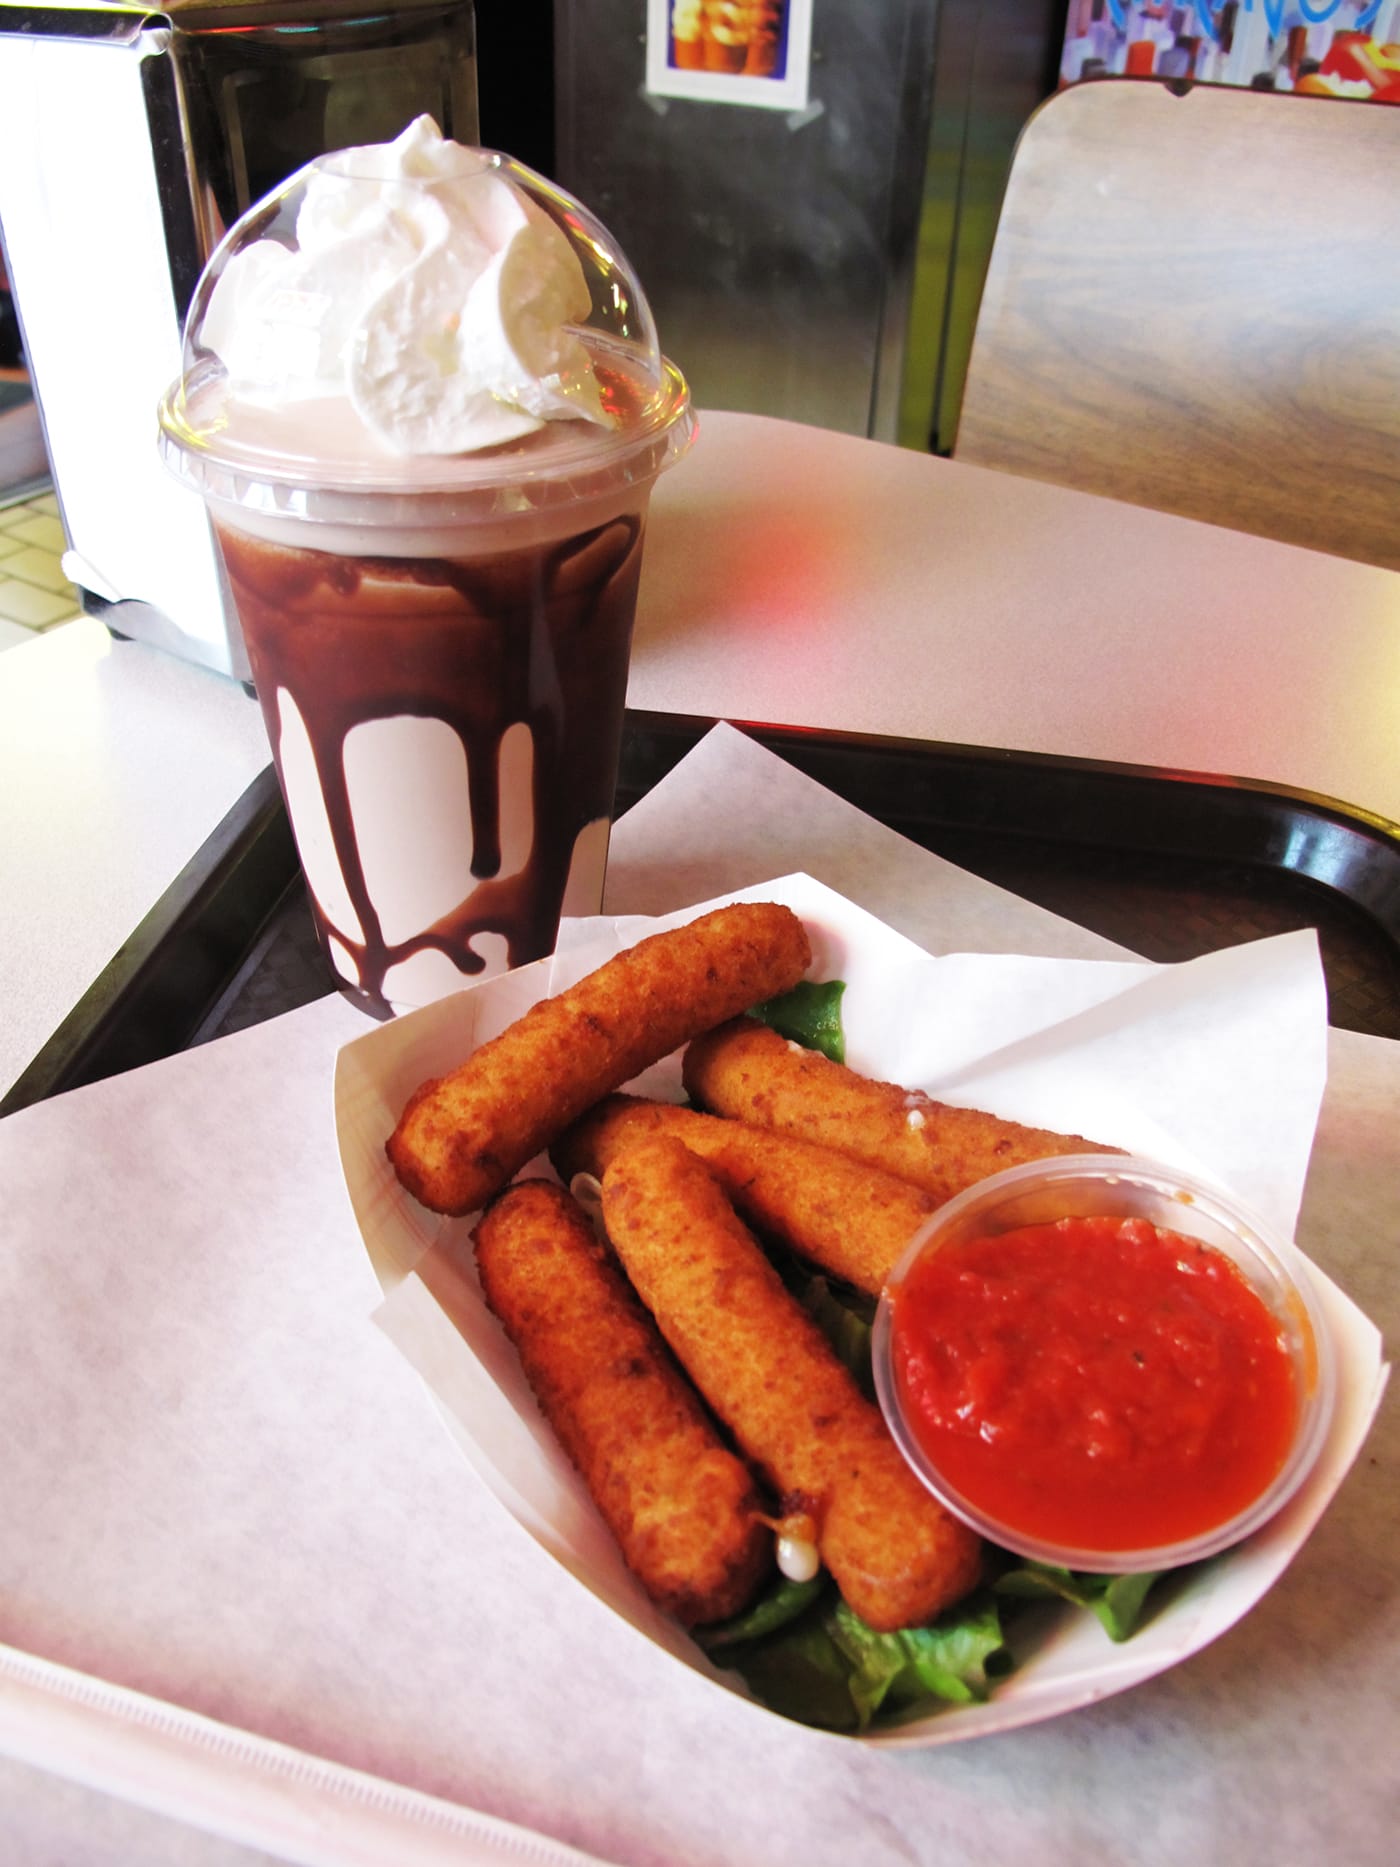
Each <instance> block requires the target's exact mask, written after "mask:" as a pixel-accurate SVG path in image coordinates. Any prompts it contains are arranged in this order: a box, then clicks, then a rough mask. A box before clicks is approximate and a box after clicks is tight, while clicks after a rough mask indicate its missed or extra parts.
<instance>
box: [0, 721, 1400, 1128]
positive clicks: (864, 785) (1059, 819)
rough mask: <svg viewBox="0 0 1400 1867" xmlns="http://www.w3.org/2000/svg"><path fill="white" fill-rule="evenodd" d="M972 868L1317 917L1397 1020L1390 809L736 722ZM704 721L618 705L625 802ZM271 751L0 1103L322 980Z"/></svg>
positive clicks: (1108, 926)
mask: <svg viewBox="0 0 1400 1867" xmlns="http://www.w3.org/2000/svg"><path fill="white" fill-rule="evenodd" d="M736 723H737V724H740V725H741V726H742V729H743V730H744V731H746V732H748V733H749V734H751V735H752V736H753V737H754V738H755V739H757V740H759V741H760V742H761V743H762V744H764V745H766V746H767V747H769V748H770V749H771V750H772V751H774V752H776V753H777V754H779V756H781V757H783V758H785V759H787V760H788V761H789V762H790V763H791V764H793V765H794V766H796V767H797V768H798V769H800V770H802V771H804V772H807V773H808V774H809V775H810V776H811V777H813V778H816V779H817V780H819V781H820V782H821V783H822V784H824V785H826V786H827V787H828V788H829V789H831V790H833V791H836V792H838V793H839V794H840V795H841V796H843V797H846V798H848V799H849V800H850V801H851V802H852V803H854V804H857V805H859V806H860V808H861V809H863V810H865V811H868V812H869V814H870V815H871V816H873V817H877V818H879V819H880V820H881V821H882V822H884V823H886V824H888V825H889V826H890V828H892V829H894V830H898V831H899V832H901V833H902V834H903V835H905V836H908V837H909V838H911V839H912V840H913V841H914V842H916V843H919V844H921V845H922V846H923V847H925V848H927V849H932V850H935V851H937V853H938V854H940V855H943V856H946V857H948V858H949V859H950V860H952V861H954V862H957V863H959V864H960V865H961V866H962V867H964V868H966V869H969V870H971V871H972V872H973V873H974V874H978V875H981V876H984V877H985V878H986V879H987V880H989V881H994V882H997V883H999V884H1000V885H1001V886H1003V887H1005V888H1009V889H1011V890H1013V891H1014V892H1015V893H1017V894H1020V895H1022V896H1024V897H1025V898H1027V899H1028V900H1031V901H1035V902H1037V903H1038V904H1039V905H1041V906H1043V907H1047V908H1051V909H1053V910H1054V911H1055V912H1056V913H1059V914H1062V915H1064V916H1066V917H1067V918H1068V919H1071V920H1075V921H1078V922H1079V923H1080V924H1081V925H1083V926H1086V927H1090V928H1092V929H1093V930H1094V931H1095V932H1098V933H1102V934H1104V935H1106V936H1107V937H1108V938H1110V939H1113V940H1116V941H1118V942H1120V943H1121V944H1122V945H1123V946H1126V947H1128V948H1130V949H1131V950H1133V951H1134V952H1136V953H1140V954H1141V955H1143V956H1144V957H1145V958H1148V959H1155V960H1180V959H1190V958H1193V957H1195V956H1196V955H1197V954H1199V953H1204V952H1209V951H1211V950H1212V949H1213V948H1216V947H1221V946H1228V945H1232V944H1235V943H1237V942H1239V941H1241V940H1248V939H1255V938H1259V937H1261V936H1263V935H1266V934H1271V933H1280V932H1284V931H1286V930H1289V929H1291V928H1296V927H1316V928H1317V930H1318V933H1319V938H1320V943H1321V947H1322V955H1323V964H1324V967H1325V970H1326V974H1327V982H1328V992H1329V1003H1330V1015H1331V1019H1332V1022H1333V1023H1334V1024H1336V1025H1340V1026H1343V1027H1345V1028H1349V1029H1353V1030H1360V1031H1367V1032H1370V1033H1371V1034H1373V1035H1376V1036H1381V1037H1397V1038H1400V827H1397V826H1396V825H1394V824H1391V823H1388V822H1386V821H1384V820H1383V819H1381V818H1379V817H1375V816H1370V815H1368V814H1366V813H1365V812H1362V811H1359V810H1355V809H1352V808H1350V807H1348V806H1346V805H1343V804H1339V803H1337V802H1335V801H1334V800H1331V799H1327V798H1319V797H1312V796H1308V795H1306V794H1303V793H1298V792H1288V791H1282V790H1278V789H1271V788H1270V787H1268V786H1265V785H1260V784H1255V783H1249V782H1244V781H1241V780H1237V779H1229V778H1216V777H1201V776H1198V775H1195V774H1188V773H1176V772H1163V771H1156V770H1148V769H1146V768H1142V767H1131V766H1124V765H1108V764H1101V763H1095V762H1092V761H1085V760H1077V759H1065V758H1051V757H1044V756H1039V755H1033V754H1027V753H1015V752H994V751H988V750H986V749H985V748H980V747H974V746H955V745H943V744H937V745H935V744H928V743H925V742H922V741H914V740H908V741H906V740H896V739H883V738H874V737H870V736H865V735H856V734H848V733H830V732H813V731H804V730H798V729H796V728H791V727H774V726H765V725H760V724H755V723H751V722H736ZM713 724H714V722H713V721H712V720H706V719H692V718H686V717H681V716H678V715H672V714H658V713H640V712H631V713H629V714H628V716H627V725H626V730H625V735H624V741H623V749H622V762H621V768H620V771H619V777H618V789H617V810H618V813H619V814H620V813H621V812H622V811H623V810H625V809H626V808H627V807H628V805H630V804H632V803H634V802H635V801H636V800H637V799H638V798H639V797H641V796H642V795H644V794H645V792H647V791H648V790H649V789H650V788H651V786H652V785H654V784H655V783H656V782H657V781H658V780H659V779H660V778H662V777H663V776H664V775H665V774H666V773H667V772H668V771H669V770H670V769H671V768H672V767H673V766H674V765H675V764H676V763H677V762H678V761H679V760H680V759H681V758H682V757H684V755H685V753H686V752H687V751H689V749H690V748H691V747H692V746H693V745H694V744H696V742H697V741H698V740H699V739H700V738H701V737H702V736H703V735H704V734H705V733H706V732H707V731H708V730H709V728H710V727H711V726H712V725H713ZM333 989H334V988H333V984H332V981H331V976H330V973H329V970H328V968H327V967H326V964H325V962H324V960H323V959H322V957H321V954H320V951H319V948H318V947H317V944H316V938H315V934H314V931H313V929H312V924H311V915H310V909H309V907H308V905H307V901H306V891H305V886H304V884H303V883H302V880H301V877H300V872H299V870H298V867H297V861H296V852H295V848H294V846H293V843H292V838H291V832H290V829H289V827H288V824H287V819H286V814H285V812H284V810H283V808H282V803H281V798H280V796H279V794H278V790H277V785H276V781H275V779H274V777H273V773H272V770H271V767H269V768H268V769H267V770H266V771H264V772H263V773H262V774H261V775H260V776H259V777H258V778H257V779H256V780H255V781H254V783H253V784H252V785H251V786H250V787H249V789H248V791H247V792H246V793H245V795H244V796H243V797H242V798H241V799H240V800H239V802H238V804H237V805H236V806H235V807H234V809H233V810H232V811H231V812H230V813H229V815H228V817H227V818H226V819H225V821H224V822H223V823H222V824H221V825H220V827H219V829H218V831H217V832H216V833H215V835H214V836H212V837H211V838H210V839H209V842H208V843H207V844H206V845H205V846H204V848H203V849H202V850H201V851H200V852H199V854H198V855H197V856H196V858H195V859H194V860H193V861H192V862H191V863H190V865H189V866H188V868H187V869H186V870H185V872H184V873H183V874H182V875H181V876H180V877H179V879H178V880H177V881H176V883H175V884H174V885H173V887H172V888H171V889H170V890H169V891H168V893H167V894H166V895H165V897H164V898H163V899H162V900H161V901H160V902H159V903H158V904H157V906H156V907H155V908H154V909H153V910H152V912H151V913H150V915H148V916H147V918H146V920H145V921H144V922H143V923H142V925H141V926H140V927H139V928H138V929H137V930H136V932H135V933H134V934H133V936H132V938H131V939H130V940H129V941H128V942H127V943H126V945H125V946H124V947H123V948H122V950H121V952H120V953H119V954H118V955H117V956H116V958H115V959H114V960H113V961H112V963H111V965H110V966H109V967H108V968H107V969H106V970H105V971H104V973H103V974H102V976H101V977H100V978H99V979H98V980H97V981H96V983H95V984H94V985H93V987H92V988H91V990H90V991H89V992H88V993H87V994H86V996H85V997H84V998H83V1000H82V1001H81V1002H80V1003H79V1005H78V1006H77V1007H76V1008H75V1009H74V1011H73V1012H72V1014H71V1015H70V1016H69V1017H68V1018H67V1019H66V1020H65V1021H64V1023H63V1025H62V1026H61V1027H60V1029H59V1030H58V1031H57V1032H56V1033H55V1034H54V1036H53V1038H52V1039H51V1040H50V1041H49V1043H48V1044H46V1045H45V1046H44V1048H43V1050H42V1051H41V1052H40V1053H39V1055H38V1056H37V1057H36V1058H35V1059H34V1061H33V1063H32V1064H31V1065H30V1067H29V1068H28V1069H27V1070H26V1071H25V1073H24V1075H23V1076H22V1077H21V1078H20V1079H19V1081H18V1082H16V1083H15V1084H14V1086H13V1087H12V1089H11V1090H10V1091H9V1093H8V1095H6V1096H5V1097H4V1098H3V1100H0V1114H8V1113H10V1112H11V1111H12V1110H13V1109H17V1108H22V1107H25V1106H26V1105H27V1104H28V1103H31V1102H36V1101H39V1100H41V1099H42V1098H43V1097H45V1096H49V1095H54V1094H56V1093H58V1092H59V1091H60V1090H65V1089H71V1088H75V1087H77V1086H78V1085H80V1084H82V1083H87V1082H94V1081H96V1080H98V1079H99V1078H101V1077H104V1076H110V1075H114V1074H115V1073H116V1072H118V1071H119V1070H124V1069H130V1068H133V1067H135V1066H137V1065H138V1064H142V1063H149V1062H153V1061H154V1060H155V1059H156V1058H158V1057H162V1056H169V1055H171V1054H173V1053H174V1052H175V1051H178V1050H183V1049H187V1048H188V1047H190V1046H191V1045H192V1044H197V1043H202V1042H205V1041H207V1040H208V1039H209V1038H211V1037H216V1036H221V1035H223V1034H225V1033H226V1032H228V1031H232V1030H237V1029H241V1028H244V1027H245V1026H247V1025H250V1024H256V1023H259V1022H261V1021H262V1020H263V1019H265V1018H269V1017H272V1016H275V1015H276V1014H277V1013H278V1012H282V1011H289V1010H292V1009H294V1008H295V1007H296V1006H298V1005H302V1004H307V1003H309V1002H310V1001H311V1000H313V999H315V998H319V997H322V996H324V995H325V994H326V993H327V992H329V991H331V990H333Z"/></svg>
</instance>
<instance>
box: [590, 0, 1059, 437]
mask: <svg viewBox="0 0 1400 1867" xmlns="http://www.w3.org/2000/svg"><path fill="white" fill-rule="evenodd" d="M792 3H793V0H790V4H792ZM804 3H805V0H804ZM692 10H693V9H692ZM668 13H669V9H668V8H667V7H666V6H665V5H659V4H658V3H657V0H652V3H651V4H650V5H648V4H647V0H555V66H556V97H557V109H558V116H557V126H556V166H557V171H558V179H559V180H560V181H561V182H562V183H563V184H564V185H565V186H566V187H568V188H570V189H572V190H573V191H574V192H575V193H577V194H578V195H579V196H580V198H581V199H583V200H585V201H587V202H588V203H589V205H590V206H591V207H593V208H594V209H595V210H596V211H597V212H598V214H599V215H600V216H601V217H602V219H603V221H604V222H605V223H606V224H607V226H608V227H610V228H611V229H612V231H613V232H614V233H615V234H616V236H617V238H618V240H619V241H620V242H621V244H622V246H623V248H624V249H625V251H626V252H627V254H628V257H629V258H630V259H631V261H632V263H633V264H634V265H635V266H636V267H637V268H638V270H639V272H640V274H641V276H642V278H643V279H644V280H645V282H646V287H647V292H648V295H649V297H650V300H651V304H652V309H653V310H654V312H655V314H656V318H657V323H658V326H659V328H660V331H661V336H662V341H663V343H664V345H665V347H666V350H667V353H668V354H669V355H671V356H674V357H675V358H676V360H677V361H678V362H679V363H680V364H681V366H682V368H683V369H684V370H685V371H686V373H687V375H688V376H689V378H690V381H691V385H692V388H693V389H694V392H695V396H696V400H697V402H698V404H699V405H700V407H701V408H702V409H703V408H704V407H706V406H709V407H711V408H730V409H742V410H746V411H749V412H753V413H758V414H771V415H781V416H787V417H790V418H792V419H795V420H802V421H808V422H811V423H814V424H815V425H818V426H822V427H829V428H836V429H840V430H844V431H846V432H848V433H854V434H868V435H873V436H875V437H877V438H878V439H882V440H888V441H895V440H899V441H904V442H906V443H908V444H911V445H914V446H917V447H928V446H930V445H932V446H933V447H935V448H943V447H946V446H947V445H949V444H950V443H951V438H952V426H953V423H954V422H955V420H956V412H957V405H958V395H959V391H960V388H961V380H962V371H963V369H964V367H965V363H966V353H967V345H968V342H969V340H970V333H971V325H972V319H973V318H974V317H975V314H976V308H977V302H978V298H979V296H980V291H981V283H982V276H983V273H984V271H985V267H986V260H987V255H988V253H989V251H990V244H991V236H992V232H993V230H994V227H995V222H996V214H997V209H998V207H999V205H1000V200H1001V193H1002V189H1003V187H1004V185H1005V178H1006V173H1007V169H1008V168H1009V165H1010V159H1011V151H1012V148H1013V146H1014V144H1015V140H1016V136H1017V133H1018V132H1019V130H1020V127H1021V125H1022V124H1023V123H1024V121H1025V119H1026V117H1027V116H1028V115H1029V114H1030V112H1031V110H1033V109H1034V107H1035V105H1036V104H1037V103H1039V102H1040V101H1041V99H1042V98H1043V97H1045V96H1046V95H1048V93H1049V91H1050V90H1051V89H1052V88H1053V85H1054V72H1055V64H1056V60H1057V58H1058V55H1059V47H1060V43H1061V39H1062V34H1063V26H1064V0H860V3H859V4H858V5H856V4H850V3H849V0H810V69H809V74H808V78H809V82H808V84H807V87H806V92H807V102H806V104H805V106H804V107H803V108H801V109H797V110H792V111H784V110H777V109H764V108H755V107H749V106H746V105H743V104H738V103H734V102H731V101H726V99H727V97H728V95H729V93H730V91H731V90H732V87H728V86H726V85H725V84H724V83H723V82H721V83H717V84H715V85H714V86H713V96H708V95H703V96H686V97H679V96H668V95H659V94H657V93H656V92H655V91H654V90H649V89H648V87H647V83H646V72H647V39H648V35H649V34H651V33H653V32H654V31H655V30H656V27H657V24H658V21H660V22H663V23H664V22H665V21H666V19H667V17H668ZM691 88H692V89H694V90H696V91H701V92H703V91H705V89H706V86H705V82H704V80H703V79H702V80H701V82H700V83H699V84H698V85H693V86H692V87H691Z"/></svg>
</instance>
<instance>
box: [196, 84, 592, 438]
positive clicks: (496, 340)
mask: <svg viewBox="0 0 1400 1867" xmlns="http://www.w3.org/2000/svg"><path fill="white" fill-rule="evenodd" d="M590 309H591V300H590V296H589V291H588V285H587V282H586V280H585V278H584V275H583V268H582V266H581V265H580V264H579V260H578V257H577V255H576V254H575V252H574V250H573V248H572V246H571V245H570V243H569V240H568V238H567V236H566V235H565V234H564V232H563V231H562V230H561V229H560V228H559V227H558V226H556V225H555V223H554V222H553V221H552V220H551V219H550V217H549V216H548V214H546V213H545V212H544V210H543V209H542V208H541V207H539V206H538V205H537V204H536V203H535V202H534V201H532V200H530V199H529V198H528V197H527V196H526V195H525V194H524V193H523V192H522V191H521V190H520V189H519V188H517V187H516V186H515V185H514V183H513V182H512V181H510V180H509V179H508V177H507V176H506V175H504V174H502V173H500V172H499V171H498V170H497V169H496V168H495V167H494V166H493V164H492V162H491V159H490V157H489V156H487V155H484V154H483V153H482V152H481V151H480V150H476V149H467V148H463V147H462V146H461V145H460V144H458V143H453V142H449V141H447V140H445V139H444V138H443V136H442V135H441V133H440V131H439V130H438V127H437V125H436V124H435V123H434V122H433V120H432V118H431V117H419V118H418V119H417V121H416V122H414V123H411V124H410V125H409V127H408V128H407V129H406V130H405V131H404V132H403V133H402V135H400V136H399V137H398V138H397V139H396V140H395V141H394V142H392V143H381V144H374V145H370V146H367V147H363V148H358V149H347V150H344V151H342V152H341V153H340V154H338V155H337V156H335V157H333V158H331V159H330V160H329V161H324V162H322V163H319V164H317V165H315V167H314V169H313V171H312V173H311V174H310V177H309V180H308V184H307V188H306V194H305V198H304V200H303V202H302V205H301V208H300V210H299V212H298V215H297V221H296V248H295V250H293V249H292V248H291V247H289V246H286V245H284V244H282V243H281V241H279V240H276V239H272V238H266V239H262V240H258V241H256V242H255V243H254V244H253V245H251V246H249V247H246V248H245V249H244V250H243V251H242V252H239V253H236V254H234V255H233V257H232V258H231V259H230V261H229V263H228V265H227V267H226V269H225V271H224V273H223V274H222V276H221V277H220V278H219V280H218V282H217V284H216V286H215V288H214V292H213V296H212V298H211V300H210V304H209V309H208V313H207V316H206V319H205V325H204V331H203V342H204V343H205V344H206V345H207V346H208V348H210V349H212V350H213V351H214V352H215V353H216V355H217V356H218V357H219V358H220V360H221V361H222V363H223V365H224V367H225V369H226V370H227V372H228V378H229V382H228V388H229V393H230V396H231V398H232V400H233V401H234V402H235V403H238V402H243V403H247V404H250V405H252V406H253V407H258V408H266V409H275V410H279V411H285V410H288V409H290V408H292V407H293V406H294V405H297V404H300V403H307V402H315V401H323V402H324V401H339V402H342V403H348V404H349V406H350V408H351V409H352V410H353V412H354V414H355V416H357V417H358V419H359V422H360V423H361V424H362V425H363V427H364V429H365V430H366V431H367V434H368V435H369V436H370V437H372V444H377V445H378V446H380V447H383V448H386V449H388V450H390V451H392V452H394V453H398V454H405V455H410V454H426V455H441V454H464V453H474V452H476V451H478V450H479V449H482V448H488V447H498V446H500V445H502V444H503V443H505V442H507V441H513V440H517V439H519V438H520V437H521V436H523V435H527V434H530V433H532V432H534V431H535V430H536V429H538V428H540V427H542V426H543V425H544V424H545V423H546V422H549V421H557V420H560V419H582V420H585V421H591V422H596V423H599V424H601V425H604V426H608V425H611V422H610V417H609V416H608V414H607V413H606V411H605V410H604V408H603V406H602V402H601V399H600V396H599V390H598V384H597V381H596V379H595V377H594V373H593V367H592V363H591V360H590V357H589V353H588V350H587V349H586V347H585V345H584V344H583V343H582V341H581V340H580V338H579V337H578V335H577V334H576V332H575V330H574V329H573V328H571V327H573V326H575V325H578V324H581V323H583V322H584V321H585V320H586V319H587V317H588V315H589V312H590Z"/></svg>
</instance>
